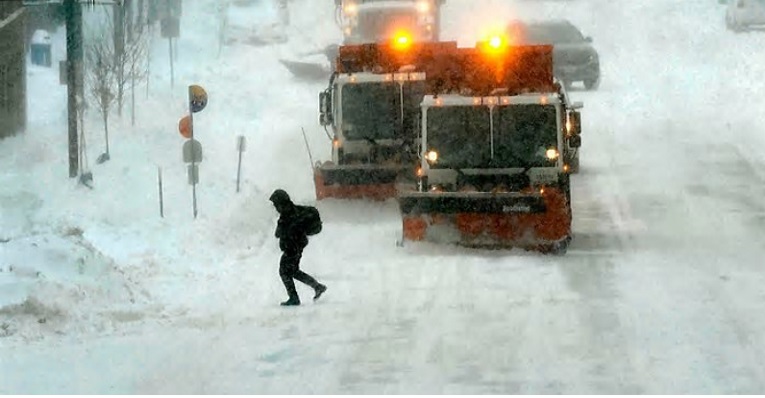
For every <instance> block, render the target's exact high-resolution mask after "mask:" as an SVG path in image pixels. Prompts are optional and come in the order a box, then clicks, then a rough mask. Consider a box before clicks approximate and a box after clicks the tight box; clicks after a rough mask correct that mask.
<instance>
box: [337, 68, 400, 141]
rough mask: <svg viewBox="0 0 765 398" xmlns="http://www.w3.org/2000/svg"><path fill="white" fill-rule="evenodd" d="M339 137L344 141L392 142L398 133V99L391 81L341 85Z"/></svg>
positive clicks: (398, 91) (398, 96)
mask: <svg viewBox="0 0 765 398" xmlns="http://www.w3.org/2000/svg"><path fill="white" fill-rule="evenodd" d="M342 90H343V96H342V99H343V126H342V129H343V135H344V136H345V138H346V139H348V140H365V139H371V140H381V139H393V138H396V137H397V136H398V135H399V134H397V132H398V131H399V130H400V124H401V123H400V120H401V107H400V103H401V97H400V95H401V94H400V90H399V84H398V83H395V82H373V83H352V84H346V85H344V86H343V89H342Z"/></svg>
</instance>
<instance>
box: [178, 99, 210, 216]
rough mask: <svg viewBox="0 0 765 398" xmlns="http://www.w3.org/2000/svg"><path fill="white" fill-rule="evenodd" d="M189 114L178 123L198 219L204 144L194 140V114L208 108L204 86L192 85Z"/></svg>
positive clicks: (195, 213) (195, 214)
mask: <svg viewBox="0 0 765 398" xmlns="http://www.w3.org/2000/svg"><path fill="white" fill-rule="evenodd" d="M188 95H189V96H188V107H189V114H188V115H186V116H184V117H182V118H181V120H179V121H178V131H179V132H180V133H181V135H182V136H183V137H184V138H187V139H188V141H186V142H185V143H184V144H183V161H184V162H185V163H189V165H188V169H187V171H188V176H189V184H191V195H192V200H193V206H194V218H197V184H198V183H199V167H198V165H197V164H198V163H201V162H202V144H201V143H199V141H197V140H195V139H194V114H195V113H197V112H201V111H202V110H203V109H205V107H206V106H207V92H206V91H205V89H204V88H202V86H198V85H195V84H194V85H191V86H189V90H188Z"/></svg>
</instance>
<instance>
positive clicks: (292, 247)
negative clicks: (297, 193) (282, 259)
mask: <svg viewBox="0 0 765 398" xmlns="http://www.w3.org/2000/svg"><path fill="white" fill-rule="evenodd" d="M270 200H271V202H272V203H273V204H274V207H275V208H276V211H278V212H279V222H278V223H277V225H276V232H275V233H274V236H276V237H277V238H278V239H279V248H280V249H281V250H282V251H284V252H297V251H302V250H303V248H305V247H306V245H308V236H307V234H306V231H305V229H304V228H305V227H304V225H305V223H304V222H303V220H301V217H302V216H301V215H300V212H298V208H297V206H296V205H295V204H294V203H293V202H292V199H290V196H289V195H288V194H287V192H285V191H284V190H282V189H277V190H276V191H274V193H273V194H271V198H270Z"/></svg>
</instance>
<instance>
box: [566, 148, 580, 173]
mask: <svg viewBox="0 0 765 398" xmlns="http://www.w3.org/2000/svg"><path fill="white" fill-rule="evenodd" d="M566 164H568V173H569V174H579V151H576V155H574V156H573V157H571V158H568V159H566Z"/></svg>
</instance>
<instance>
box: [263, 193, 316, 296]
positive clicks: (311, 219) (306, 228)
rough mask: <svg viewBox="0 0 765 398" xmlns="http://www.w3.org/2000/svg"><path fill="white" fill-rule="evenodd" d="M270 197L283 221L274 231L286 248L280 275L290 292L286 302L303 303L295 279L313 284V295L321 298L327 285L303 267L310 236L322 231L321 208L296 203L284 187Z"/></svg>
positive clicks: (283, 249) (281, 244) (281, 262)
mask: <svg viewBox="0 0 765 398" xmlns="http://www.w3.org/2000/svg"><path fill="white" fill-rule="evenodd" d="M269 199H270V200H271V202H272V203H273V204H274V208H275V209H276V211H277V212H279V222H278V223H277V225H276V232H275V233H274V235H275V236H276V238H278V239H279V248H280V249H281V250H282V258H281V260H280V262H279V276H281V278H282V282H283V283H284V287H285V289H287V295H288V296H289V299H288V300H287V301H285V302H283V303H282V305H300V297H299V296H298V293H297V289H295V280H298V281H300V282H303V283H305V284H306V285H308V286H310V287H312V288H313V290H314V292H315V294H314V296H313V299H314V300H317V299H318V298H319V297H321V295H322V294H324V292H325V291H326V290H327V287H326V286H325V285H323V284H321V283H319V282H318V281H316V279H314V278H313V277H312V276H310V275H308V274H306V273H305V272H303V271H301V270H300V259H301V258H302V257H303V249H305V247H306V246H307V245H308V236H309V235H315V234H317V233H319V232H320V231H321V218H320V217H319V212H318V210H316V208H315V207H311V206H299V205H296V204H294V203H293V202H292V199H290V196H289V195H288V194H287V192H285V191H284V190H282V189H277V190H275V191H274V193H272V194H271V197H270V198H269Z"/></svg>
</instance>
